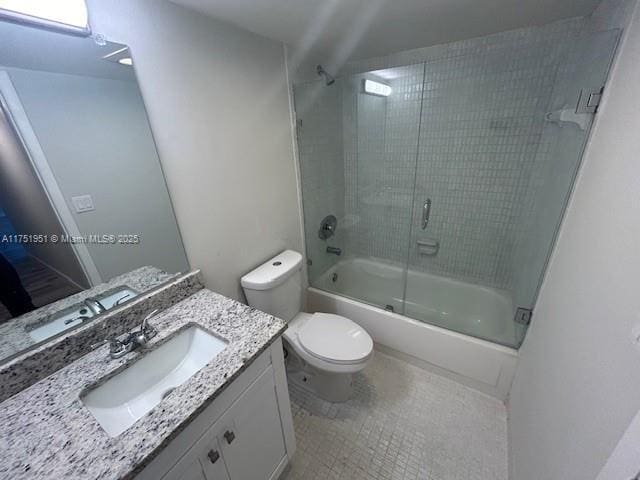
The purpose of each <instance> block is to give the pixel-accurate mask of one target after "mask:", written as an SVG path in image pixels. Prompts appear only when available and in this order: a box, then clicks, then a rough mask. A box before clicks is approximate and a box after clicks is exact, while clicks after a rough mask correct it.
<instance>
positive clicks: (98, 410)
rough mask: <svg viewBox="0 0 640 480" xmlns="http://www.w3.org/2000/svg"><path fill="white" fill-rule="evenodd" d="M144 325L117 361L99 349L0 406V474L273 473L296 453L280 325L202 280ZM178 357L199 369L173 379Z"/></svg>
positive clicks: (204, 475) (17, 476) (103, 476)
mask: <svg viewBox="0 0 640 480" xmlns="http://www.w3.org/2000/svg"><path fill="white" fill-rule="evenodd" d="M134 303H135V302H134ZM151 323H152V325H153V327H154V329H155V330H156V331H157V334H156V335H155V336H154V337H153V339H152V340H150V341H149V344H148V345H147V346H145V347H144V348H140V349H136V350H134V351H132V352H130V353H127V354H126V355H124V356H123V357H121V358H117V359H114V358H111V356H110V355H109V348H108V346H106V345H105V346H102V347H100V348H98V349H96V350H95V351H93V352H91V353H89V354H87V355H84V356H83V357H81V358H80V359H78V360H76V361H74V362H72V363H70V364H68V365H67V366H65V367H64V368H61V369H60V370H58V371H57V372H55V373H54V374H53V375H50V376H49V377H47V378H45V379H44V380H41V381H39V382H38V383H35V384H34V385H31V386H30V387H29V388H27V389H25V390H23V391H21V392H20V393H18V394H16V395H14V396H13V397H11V398H9V399H7V400H5V401H4V402H2V403H0V415H1V416H2V418H4V419H5V421H4V423H3V435H2V438H3V441H2V442H0V455H2V457H3V458H4V461H3V462H2V464H1V465H0V477H2V478H12V479H21V478H24V479H26V478H29V479H33V478H42V479H45V478H46V479H50V478H87V479H93V478H100V479H121V478H136V479H141V480H145V479H160V478H162V479H167V480H169V479H186V478H189V479H214V478H215V479H216V480H217V479H243V480H249V479H256V480H257V479H265V480H266V479H272V478H273V479H275V478H277V477H278V476H279V475H280V473H281V472H282V470H283V469H284V468H285V466H286V465H287V463H288V461H289V459H290V457H291V456H292V454H293V452H294V450H295V438H294V433H293V423H292V418H291V410H290V404H289V395H288V391H287V385H286V374H285V368H284V358H283V354H282V343H281V339H280V337H281V335H282V334H283V333H284V330H285V329H286V324H285V323H284V322H283V321H282V320H280V319H278V318H275V317H273V316H271V315H268V314H265V313H262V312H260V311H258V310H255V309H253V308H251V307H247V306H246V305H243V304H241V303H238V302H236V301H234V300H231V299H228V298H226V297H223V296H221V295H218V294H216V293H213V292H211V291H209V290H205V289H201V290H199V291H197V292H196V293H195V294H193V295H191V296H189V297H188V298H186V299H184V300H182V301H180V302H178V303H177V304H175V305H173V306H171V307H169V308H167V309H166V310H164V311H162V312H161V313H159V314H157V315H156V316H155V317H153V318H152V319H151ZM202 342H204V343H202ZM207 342H210V343H207ZM202 345H204V348H202ZM214 345H215V348H213V346H214ZM201 354H205V355H208V357H205V359H204V360H202V358H200V360H198V357H199V356H200V355H201ZM183 360H184V361H183ZM198 361H200V364H198ZM172 362H173V363H172ZM183 363H188V364H193V365H196V367H194V369H193V371H188V372H186V373H184V372H183V373H184V374H181V373H179V374H178V377H180V378H178V377H176V376H175V371H176V370H180V368H182V364H183ZM174 367H176V368H174ZM180 375H182V376H180ZM163 382H164V383H163ZM141 399H142V401H141ZM140 408H141V409H142V410H143V411H144V413H143V414H141V415H137V416H139V418H137V419H136V418H130V419H128V418H124V417H126V416H127V415H128V414H129V413H131V412H133V413H132V414H135V411H136V409H140ZM127 412H128V413H127ZM138 413H140V412H139V411H138ZM111 414H113V415H112V416H111V417H109V415H111ZM123 418H124V421H125V423H126V425H124V427H123V426H122V425H115V427H114V424H113V421H115V423H116V424H118V423H120V422H121V421H122V420H123ZM110 422H111V423H110Z"/></svg>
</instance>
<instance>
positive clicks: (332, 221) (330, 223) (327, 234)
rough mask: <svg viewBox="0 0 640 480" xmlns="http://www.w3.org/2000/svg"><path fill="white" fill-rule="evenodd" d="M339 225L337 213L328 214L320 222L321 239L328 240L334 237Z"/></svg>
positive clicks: (319, 235)
mask: <svg viewBox="0 0 640 480" xmlns="http://www.w3.org/2000/svg"><path fill="white" fill-rule="evenodd" d="M337 227H338V219H337V218H336V217H335V215H327V216H326V217H324V218H323V219H322V222H320V230H319V231H318V237H319V238H320V240H326V239H327V238H331V237H333V235H334V234H335V233H336V228H337Z"/></svg>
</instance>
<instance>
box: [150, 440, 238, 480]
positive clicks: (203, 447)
mask: <svg viewBox="0 0 640 480" xmlns="http://www.w3.org/2000/svg"><path fill="white" fill-rule="evenodd" d="M162 480H229V475H228V474H227V469H226V467H225V464H224V460H223V459H222V452H221V450H220V445H219V444H218V439H217V438H216V437H215V435H214V434H213V432H207V433H206V434H205V435H204V436H203V437H202V438H201V439H200V440H198V442H197V443H196V444H195V445H194V446H193V447H192V448H191V450H189V452H188V453H187V454H186V455H185V456H184V457H182V458H181V459H180V461H179V462H178V463H177V464H176V465H175V466H174V467H173V468H172V469H171V470H170V471H169V473H167V474H166V475H165V476H164V477H162Z"/></svg>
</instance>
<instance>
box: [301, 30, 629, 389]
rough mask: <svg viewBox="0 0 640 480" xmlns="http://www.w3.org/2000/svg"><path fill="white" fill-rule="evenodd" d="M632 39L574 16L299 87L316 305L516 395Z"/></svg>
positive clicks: (386, 344)
mask: <svg viewBox="0 0 640 480" xmlns="http://www.w3.org/2000/svg"><path fill="white" fill-rule="evenodd" d="M618 38H619V31H618V30H615V29H610V30H608V29H607V28H606V27H605V26H602V25H599V24H597V23H596V22H594V21H592V20H589V19H571V20H564V21H560V22H556V23H553V24H550V25H546V26H543V27H536V28H527V29H521V30H515V31H511V32H506V33H500V34H496V35H491V36H488V37H482V38H477V39H472V40H468V41H462V42H457V43H453V44H447V45H439V46H434V47H427V48H423V49H418V50H412V51H408V52H402V53H399V54H393V55H391V56H388V57H383V58H376V59H373V60H366V61H356V62H352V63H350V64H347V65H346V66H345V67H344V68H343V70H342V72H341V74H340V75H339V76H336V77H335V78H333V77H331V81H328V80H327V78H328V77H327V76H326V75H328V74H326V72H325V70H324V69H321V68H319V69H318V74H319V77H318V78H317V79H307V80H304V79H301V80H300V81H297V82H294V89H293V90H294V100H295V107H296V119H297V139H298V152H299V161H300V170H301V179H302V195H303V205H304V223H305V236H306V261H307V265H308V274H309V284H310V287H309V289H308V295H307V297H308V301H307V307H308V309H309V310H311V311H322V312H330V313H335V314H339V315H344V316H346V317H348V318H350V319H352V320H354V321H355V322H357V323H358V324H360V325H361V326H362V327H364V328H365V329H366V330H367V331H368V332H369V333H370V334H371V336H372V337H373V339H374V340H375V342H376V343H377V344H378V346H379V347H380V348H383V349H385V348H386V349H389V350H391V351H393V352H394V353H396V354H398V355H401V356H405V357H407V359H409V360H412V361H416V362H418V363H424V365H425V366H427V367H432V368H435V369H439V370H442V372H446V373H447V374H450V375H453V376H455V377H457V378H459V379H461V380H463V381H465V382H468V383H470V384H472V385H474V386H476V387H477V388H481V389H482V390H484V391H487V392H488V393H492V394H495V395H498V396H501V397H504V396H505V395H506V393H507V392H508V389H509V385H510V382H511V377H512V374H513V370H514V368H515V364H516V360H517V349H518V348H519V347H520V345H521V343H522V341H523V339H524V337H525V334H526V330H527V326H528V324H529V322H530V321H531V318H532V312H534V307H535V301H536V297H537V293H538V289H539V286H540V283H541V281H542V277H543V274H544V271H545V268H546V264H547V261H548V258H549V255H550V252H551V250H552V247H553V244H554V240H555V236H556V233H557V230H558V227H559V225H560V222H561V219H562V216H563V213H564V210H565V208H566V205H567V201H568V198H569V194H570V191H571V188H572V184H573V181H574V178H575V176H576V173H577V171H578V167H579V165H580V160H581V157H582V151H583V148H584V145H585V144H586V141H587V138H588V135H589V130H590V127H591V124H592V122H593V121H594V118H595V115H594V114H595V112H596V109H597V106H598V102H599V100H600V97H601V95H602V92H603V89H604V88H605V83H606V79H607V75H608V71H609V67H610V65H611V62H612V59H613V55H614V53H615V49H616V45H617V42H618ZM534 318H535V317H534Z"/></svg>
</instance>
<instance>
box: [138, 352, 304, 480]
mask: <svg viewBox="0 0 640 480" xmlns="http://www.w3.org/2000/svg"><path fill="white" fill-rule="evenodd" d="M176 393H177V392H176ZM294 449H295V438H294V434H293V422H292V418H291V407H290V404H289V394H288V391H287V385H286V374H285V370H284V359H283V356H282V343H281V340H277V341H276V342H275V343H274V344H273V345H272V346H271V347H270V348H269V349H267V350H266V351H265V352H264V353H262V354H261V355H260V356H259V357H258V358H257V359H256V360H255V361H254V362H253V363H252V364H251V365H250V366H249V367H248V368H247V369H246V370H245V371H244V372H243V373H242V374H241V375H240V376H239V377H238V378H237V379H236V380H234V382H233V383H232V384H231V385H229V386H228V387H227V388H226V389H225V390H224V391H223V392H222V393H221V394H220V396H219V397H218V398H217V399H216V400H214V402H213V403H212V404H211V405H209V406H208V407H207V408H205V410H204V411H203V412H202V413H201V414H200V415H198V416H197V417H196V418H195V419H194V420H193V422H191V424H189V425H188V426H187V428H185V429H184V430H183V431H182V432H181V433H180V434H179V435H178V436H177V437H176V438H175V439H174V440H172V441H171V442H170V443H169V444H168V445H167V447H166V448H165V449H164V450H163V451H162V452H161V453H160V454H159V455H158V456H157V457H156V458H155V459H154V460H153V461H152V462H151V463H150V464H149V465H148V466H147V467H146V468H145V469H144V470H143V471H142V472H141V473H140V474H139V475H138V476H137V477H136V480H151V479H154V480H158V479H162V480H271V479H273V480H275V479H277V478H278V476H279V475H280V473H281V472H282V470H283V469H284V467H286V465H287V463H288V460H289V458H290V457H291V456H292V455H293V451H294Z"/></svg>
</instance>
